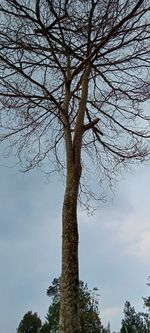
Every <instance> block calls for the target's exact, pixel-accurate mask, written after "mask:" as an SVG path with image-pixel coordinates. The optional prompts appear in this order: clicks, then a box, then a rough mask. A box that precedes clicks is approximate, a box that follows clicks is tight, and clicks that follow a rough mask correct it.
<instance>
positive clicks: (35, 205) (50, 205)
mask: <svg viewBox="0 0 150 333" xmlns="http://www.w3.org/2000/svg"><path fill="white" fill-rule="evenodd" d="M5 164H7V162H6V161H5V160H4V159H2V158H1V162H0V184H1V186H0V257H1V265H0V277H1V283H0V316H1V319H0V329H1V332H3V333H13V332H16V328H17V327H18V324H19V322H20V320H21V319H22V317H23V315H24V314H25V312H27V311H29V310H32V311H33V312H37V313H38V314H39V316H40V318H41V319H42V320H44V317H45V315H46V313H47V310H48V306H49V301H50V299H49V298H48V297H47V296H46V290H47V288H48V286H49V285H50V283H51V281H52V280H53V278H54V277H58V276H59V275H60V267H61V264H60V257H61V248H60V242H61V206H62V197H63V184H61V183H60V182H59V181H56V182H53V183H52V182H51V183H46V181H45V179H44V178H43V177H42V175H41V174H39V173H38V172H32V173H29V174H26V175H23V174H21V173H19V172H18V171H17V169H15V168H8V167H5ZM134 170H135V173H134V175H131V174H128V175H126V176H125V177H124V179H123V180H122V181H121V182H120V183H119V186H118V189H117V191H116V196H115V198H114V200H113V201H109V202H107V204H104V205H103V206H102V207H101V209H99V210H98V211H97V212H96V214H95V216H92V217H87V214H86V213H85V212H81V211H80V212H79V229H80V279H82V280H84V281H85V282H87V284H88V286H89V288H92V287H95V286H96V287H98V288H99V293H100V311H101V318H102V321H103V323H104V324H107V322H108V321H110V322H111V328H112V330H113V329H114V330H116V331H117V330H119V328H120V321H121V318H122V316H123V315H122V311H123V307H124V302H125V301H126V300H129V301H131V304H132V305H134V306H135V308H136V310H137V311H138V310H140V309H141V307H142V304H143V301H142V296H147V295H148V293H149V289H148V287H147V286H146V282H147V277H148V276H149V275H150V166H140V167H138V168H137V167H136V168H135V169H134Z"/></svg>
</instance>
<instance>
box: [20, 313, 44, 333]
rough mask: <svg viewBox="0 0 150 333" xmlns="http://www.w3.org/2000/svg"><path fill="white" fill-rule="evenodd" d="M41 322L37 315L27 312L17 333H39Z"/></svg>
mask: <svg viewBox="0 0 150 333" xmlns="http://www.w3.org/2000/svg"><path fill="white" fill-rule="evenodd" d="M41 326H42V322H41V320H40V318H39V317H38V316H37V313H32V311H28V312H27V313H26V314H25V315H24V317H23V319H22V320H21V322H20V324H19V327H18V330H17V333H39V332H40V328H41Z"/></svg>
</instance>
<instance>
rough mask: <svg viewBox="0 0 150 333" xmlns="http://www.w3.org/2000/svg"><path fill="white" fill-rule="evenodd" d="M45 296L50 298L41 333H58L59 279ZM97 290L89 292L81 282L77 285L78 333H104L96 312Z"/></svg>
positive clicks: (55, 280) (54, 281)
mask: <svg viewBox="0 0 150 333" xmlns="http://www.w3.org/2000/svg"><path fill="white" fill-rule="evenodd" d="M47 295H48V296H49V297H51V298H52V304H51V305H50V307H49V310H48V313H47V316H46V321H45V323H44V325H43V326H42V329H41V333H58V326H59V308H60V278H59V279H54V280H53V282H52V285H51V286H50V287H49V288H48V290H47ZM97 296H98V294H97V288H94V289H93V290H92V291H90V290H89V289H88V287H87V284H84V282H83V281H80V283H79V318H80V333H105V332H106V331H105V329H104V328H103V326H102V324H101V320H100V318H99V311H98V300H97Z"/></svg>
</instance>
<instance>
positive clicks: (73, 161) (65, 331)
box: [59, 66, 90, 333]
mask: <svg viewBox="0 0 150 333" xmlns="http://www.w3.org/2000/svg"><path fill="white" fill-rule="evenodd" d="M89 74H90V66H87V67H86V68H85V70H84V73H83V77H82V93H81V99H80V103H79V109H78V115H77V119H76V125H75V131H74V137H73V140H72V135H71V130H70V124H69V121H68V112H69V101H70V98H71V94H70V89H69V87H68V85H66V95H65V99H64V112H65V114H64V115H63V120H64V123H65V124H66V125H65V127H64V136H65V144H66V162H67V163H66V165H67V179H66V190H65V195H64V203H63V211H62V275H61V302H60V317H59V333H79V271H78V270H79V263H78V242H79V241H78V238H79V236H78V222H77V201H78V190H79V183H80V177H81V172H82V168H81V146H82V137H83V132H84V115H85V110H86V103H87V96H88V78H89ZM68 76H69V71H68Z"/></svg>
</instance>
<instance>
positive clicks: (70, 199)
mask: <svg viewBox="0 0 150 333" xmlns="http://www.w3.org/2000/svg"><path fill="white" fill-rule="evenodd" d="M80 176H81V168H80V169H78V170H76V169H75V167H74V166H72V168H70V169H69V170H68V175H67V181H66V190H65V196H64V203H63V211H62V226H63V230H62V273H63V274H62V277H61V307H60V328H59V332H60V333H79V309H78V306H79V272H78V223H77V196H78V188H79V181H80Z"/></svg>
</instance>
